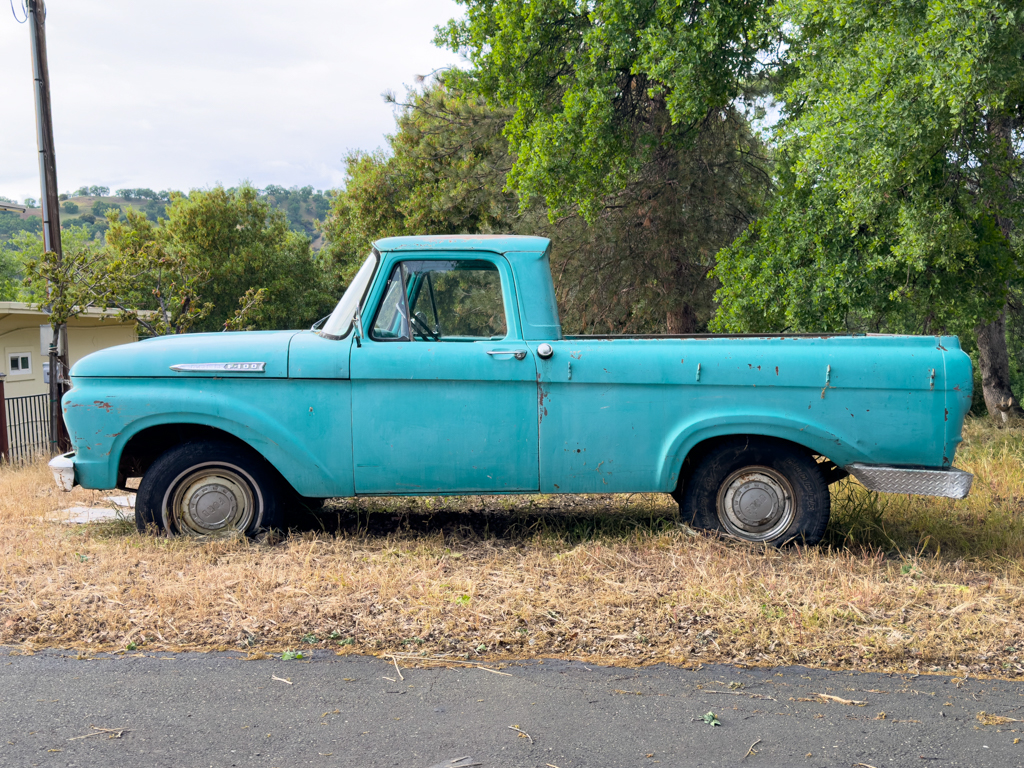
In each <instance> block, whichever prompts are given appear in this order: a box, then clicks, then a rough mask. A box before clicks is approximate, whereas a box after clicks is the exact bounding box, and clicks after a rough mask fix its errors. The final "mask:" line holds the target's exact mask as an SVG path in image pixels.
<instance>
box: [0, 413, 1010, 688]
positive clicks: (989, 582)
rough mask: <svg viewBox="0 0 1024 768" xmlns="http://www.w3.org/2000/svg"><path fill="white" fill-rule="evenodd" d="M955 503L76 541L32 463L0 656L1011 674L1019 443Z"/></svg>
mask: <svg viewBox="0 0 1024 768" xmlns="http://www.w3.org/2000/svg"><path fill="white" fill-rule="evenodd" d="M967 434H968V442H967V444H966V445H965V447H964V448H963V450H962V451H961V453H960V457H959V461H958V465H959V466H961V467H964V468H965V469H968V470H970V471H973V472H974V473H975V474H976V479H975V487H974V490H973V492H972V495H971V497H970V498H968V499H966V500H964V501H952V500H947V499H927V498H920V497H879V496H876V495H873V494H869V493H867V492H865V491H864V490H863V489H862V488H860V487H858V486H856V485H854V484H852V483H841V484H838V485H837V486H833V487H834V488H835V489H836V490H835V498H834V508H835V513H834V520H833V524H832V525H831V526H830V529H829V532H828V543H827V544H826V546H823V547H821V548H812V549H808V550H804V549H791V550H787V551H782V552H779V551H775V550H771V549H767V548H763V547H754V546H746V545H740V544H737V543H735V542H729V541H722V540H717V539H714V538H710V537H706V536H702V535H694V534H693V533H692V532H691V531H689V530H688V529H687V528H686V527H685V526H680V525H678V521H677V513H676V509H675V508H674V507H673V505H672V504H671V502H670V500H669V499H668V497H663V496H640V495H637V496H632V497H589V498H575V499H573V498H565V497H542V496H532V497H519V498H507V497H506V498H501V497H489V498H471V499H449V500H444V499H397V500H386V499H363V500H349V501H345V502H344V503H340V504H339V505H338V506H336V507H333V508H331V509H329V510H328V511H327V512H325V513H324V514H322V515H321V516H320V518H319V519H315V520H310V521H308V523H309V525H307V526H306V527H307V530H305V531H303V532H294V533H292V534H291V535H290V536H288V537H286V538H284V539H283V540H281V541H276V542H249V541H244V540H219V541H209V542H200V541H190V540H167V539H162V538H150V537H146V536H140V535H138V534H137V533H135V532H134V527H133V526H132V524H131V523H130V522H127V521H125V522H114V523H103V524H91V525H87V526H78V527H68V526H63V525H57V524H55V523H53V522H49V521H48V520H47V515H48V514H49V513H50V512H51V511H52V510H54V509H55V508H57V507H62V506H69V505H70V504H72V503H75V502H82V501H88V500H95V499H98V498H99V497H100V496H101V495H102V494H97V493H94V492H89V491H83V490H81V489H76V490H75V492H74V494H73V495H72V496H69V495H67V494H59V493H58V492H57V491H56V490H55V489H52V483H51V480H50V477H49V473H48V471H47V470H46V468H45V466H44V465H38V466H32V467H28V468H23V469H11V468H3V469H0V642H3V643H7V644H18V645H21V646H22V647H23V648H25V649H28V650H30V649H32V648H37V647H41V646H59V647H70V648H79V649H87V650H108V651H113V650H119V649H133V648H134V647H144V648H146V649H166V650H174V649H186V648H192V649H215V648H219V649H223V648H233V649H241V650H248V651H250V652H253V653H272V652H280V651H283V650H286V649H289V650H301V649H305V648H313V647H320V648H324V647H330V648H335V649H338V650H339V651H357V652H371V653H408V654H417V655H423V656H426V657H428V658H429V657H438V656H441V655H444V654H451V655H452V657H453V658H461V659H469V660H474V659H475V660H479V659H495V658H501V657H518V658H522V657H526V656H567V657H573V658H582V659H588V660H593V661H614V662H617V663H633V664H635V663H646V662H654V661H668V662H673V663H697V662H701V661H705V662H710V661H722V662H734V663H747V664H757V665H768V664H788V663H802V664H810V665H819V666H824V667H832V668H848V667H856V668H858V669H862V670H891V669H895V670H905V669H913V670H916V671H921V672H924V671H956V672H958V673H962V672H970V673H972V674H978V673H988V674H993V675H1002V676H1018V675H1024V663H1022V659H1024V516H1022V511H1024V506H1022V505H1024V430H1012V431H1011V430H995V429H993V428H991V427H988V426H985V425H983V424H981V423H979V422H972V423H971V424H969V425H968V429H967Z"/></svg>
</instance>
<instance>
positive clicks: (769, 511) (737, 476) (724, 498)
mask: <svg viewBox="0 0 1024 768" xmlns="http://www.w3.org/2000/svg"><path fill="white" fill-rule="evenodd" d="M793 514H794V501H793V486H792V485H791V484H790V482H789V480H787V479H786V478H785V476H784V475H782V474H781V473H779V472H776V471H775V470H774V469H772V468H771V467H744V468H743V469H739V470H737V471H735V472H733V473H732V474H731V475H729V476H728V477H727V478H726V479H725V482H724V483H722V487H721V489H720V490H719V492H718V519H719V520H721V522H722V525H723V526H724V527H725V529H726V530H727V531H728V532H729V533H731V534H733V535H734V536H738V537H739V538H741V539H746V540H747V541H768V540H770V539H774V538H776V537H778V536H780V535H781V534H782V533H784V532H785V531H786V529H787V528H789V526H790V524H791V523H792V522H793Z"/></svg>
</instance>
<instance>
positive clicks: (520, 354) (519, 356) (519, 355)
mask: <svg viewBox="0 0 1024 768" xmlns="http://www.w3.org/2000/svg"><path fill="white" fill-rule="evenodd" d="M487 354H488V355H515V358H516V360H525V359H526V350H525V349H492V350H491V351H490V352H488V353H487Z"/></svg>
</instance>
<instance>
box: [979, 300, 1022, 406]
mask: <svg viewBox="0 0 1024 768" xmlns="http://www.w3.org/2000/svg"><path fill="white" fill-rule="evenodd" d="M974 333H975V335H976V336H977V338H978V358H979V363H978V368H979V369H980V370H981V392H982V395H983V396H984V397H985V407H986V408H988V412H989V415H990V416H991V417H992V418H993V419H995V420H996V421H997V422H999V423H1000V424H1004V423H1006V422H1007V421H1009V420H1010V418H1011V417H1021V416H1024V410H1022V409H1021V407H1020V403H1018V402H1017V398H1015V397H1014V396H1013V390H1012V389H1011V388H1010V355H1009V352H1008V351H1007V349H1006V309H1005V308H1004V309H1003V311H1002V312H1000V313H999V317H997V318H996V319H995V320H993V321H992V322H991V323H989V324H988V325H979V326H978V327H977V328H975V329H974Z"/></svg>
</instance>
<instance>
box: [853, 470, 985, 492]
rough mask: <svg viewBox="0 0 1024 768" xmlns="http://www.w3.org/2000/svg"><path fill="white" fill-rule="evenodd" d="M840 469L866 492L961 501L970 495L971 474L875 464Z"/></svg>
mask: <svg viewBox="0 0 1024 768" xmlns="http://www.w3.org/2000/svg"><path fill="white" fill-rule="evenodd" d="M844 469H845V470H846V471H847V472H849V473H850V474H851V475H853V476H854V477H856V478H857V479H858V480H860V482H861V485H863V486H864V487H865V488H867V489H868V490H869V491H879V492H881V493H913V494H917V495H919V496H946V497H948V498H951V499H962V498H964V497H966V496H967V494H968V493H970V492H971V482H972V481H973V480H974V475H972V474H971V473H970V472H964V471H963V470H962V469H953V468H950V469H907V468H905V467H886V466H881V465H878V464H849V465H847V466H846V467H844Z"/></svg>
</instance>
